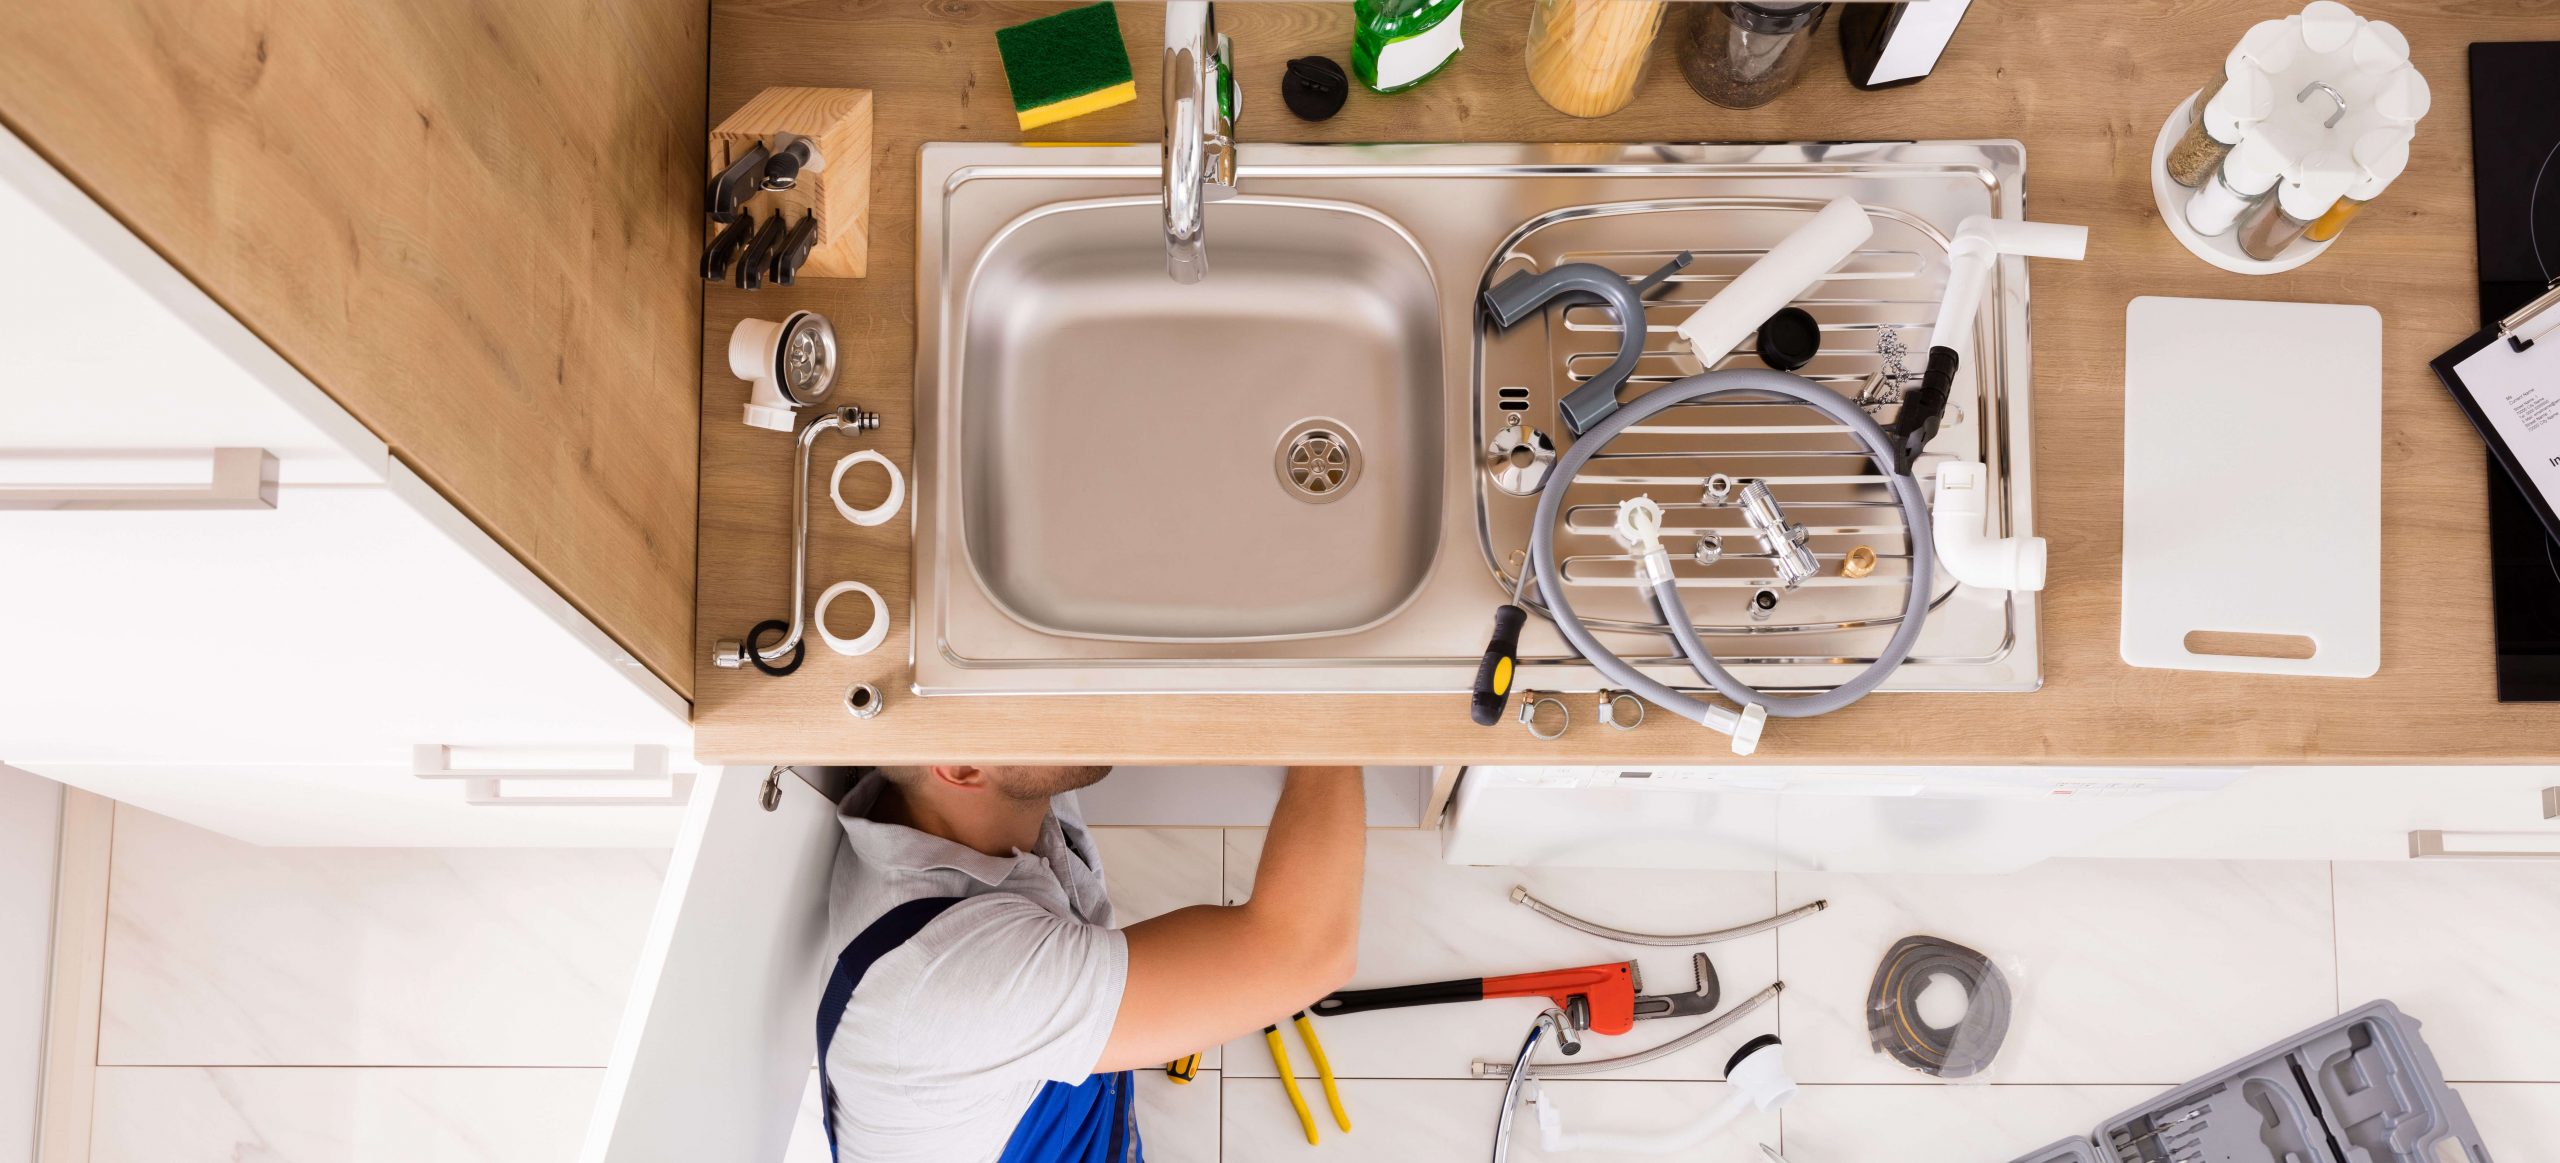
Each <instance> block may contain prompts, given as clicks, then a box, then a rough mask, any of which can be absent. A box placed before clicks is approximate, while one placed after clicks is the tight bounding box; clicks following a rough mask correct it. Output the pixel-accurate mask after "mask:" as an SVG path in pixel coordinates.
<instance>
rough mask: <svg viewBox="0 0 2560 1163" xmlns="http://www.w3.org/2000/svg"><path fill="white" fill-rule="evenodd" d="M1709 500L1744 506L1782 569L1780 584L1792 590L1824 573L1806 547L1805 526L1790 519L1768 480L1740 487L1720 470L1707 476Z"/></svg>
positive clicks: (1772, 563) (1756, 533) (1771, 559)
mask: <svg viewBox="0 0 2560 1163" xmlns="http://www.w3.org/2000/svg"><path fill="white" fill-rule="evenodd" d="M1705 501H1706V503H1707V504H1708V505H1710V506H1722V505H1735V506H1738V507H1740V508H1741V510H1742V519H1743V521H1744V522H1745V523H1746V524H1749V525H1750V526H1751V533H1752V535H1753V536H1754V537H1756V538H1758V539H1759V542H1760V550H1761V552H1763V553H1766V554H1768V555H1769V564H1770V567H1771V568H1773V569H1775V570H1777V571H1778V582H1779V584H1781V585H1784V586H1785V587H1786V588H1788V589H1791V590H1792V589H1794V588H1796V587H1797V586H1800V585H1803V584H1804V583H1805V581H1806V580H1807V579H1809V578H1811V577H1813V575H1814V574H1816V573H1819V572H1821V570H1822V565H1821V563H1820V562H1818V561H1816V560H1814V556H1813V551H1812V550H1810V549H1807V548H1805V546H1804V543H1805V537H1806V536H1807V534H1806V531H1805V527H1804V526H1802V525H1798V524H1795V523H1792V522H1790V521H1788V520H1787V511H1786V510H1785V509H1782V508H1780V507H1779V506H1778V497H1777V494H1775V493H1772V492H1770V491H1769V483H1768V482H1767V481H1759V480H1753V481H1745V482H1743V483H1742V486H1741V487H1740V488H1739V489H1737V488H1735V487H1734V482H1733V478H1731V477H1728V476H1726V475H1724V474H1723V473H1717V474H1716V475H1714V476H1712V477H1709V478H1707V488H1706V496H1705Z"/></svg>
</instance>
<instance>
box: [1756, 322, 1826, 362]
mask: <svg viewBox="0 0 2560 1163" xmlns="http://www.w3.org/2000/svg"><path fill="white" fill-rule="evenodd" d="M1751 346H1752V350H1753V351H1756V352H1758V353H1759V354H1760V362H1762V363H1765V364H1768V365H1769V366H1770V367H1773V368H1776V369H1778V370H1779V371H1782V372H1791V371H1794V370H1796V369H1798V368H1801V367H1803V366H1804V365H1806V364H1809V363H1812V362H1813V357H1814V355H1815V354H1816V353H1819V352H1820V351H1821V350H1822V325H1821V324H1819V323H1816V322H1814V321H1813V313H1812V312H1810V311H1807V310H1805V309H1804V308H1802V307H1780V308H1778V313H1777V314H1775V315H1772V316H1770V317H1769V321H1768V322H1766V323H1763V324H1761V325H1760V336H1759V338H1757V339H1755V340H1753V341H1752V345H1751Z"/></svg>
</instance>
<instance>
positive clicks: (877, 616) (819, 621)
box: [809, 581, 889, 654]
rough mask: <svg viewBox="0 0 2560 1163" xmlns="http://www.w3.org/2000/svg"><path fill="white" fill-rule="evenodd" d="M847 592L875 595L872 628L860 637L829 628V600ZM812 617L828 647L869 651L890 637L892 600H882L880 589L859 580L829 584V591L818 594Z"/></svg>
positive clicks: (858, 651) (841, 650)
mask: <svg viewBox="0 0 2560 1163" xmlns="http://www.w3.org/2000/svg"><path fill="white" fill-rule="evenodd" d="M846 593H859V594H861V595H862V596H863V597H866V598H869V599H871V628H870V629H868V630H865V631H863V632H862V637H860V638H838V637H836V636H835V634H833V633H832V632H830V631H829V630H828V629H827V603H829V602H832V601H835V600H836V595H837V594H846ZM809 621H810V622H811V623H812V624H813V625H815V626H816V627H817V630H818V637H819V638H820V639H822V640H824V641H825V642H826V644H827V648H828V649H830V650H833V651H835V652H836V653H838V654H869V653H871V652H872V651H874V650H877V649H879V648H880V644H881V643H883V642H886V641H888V640H889V603H887V602H884V601H881V600H880V591H878V590H875V589H872V588H871V587H870V586H867V585H864V584H862V583H861V582H858V581H840V582H837V583H836V584H834V585H831V586H828V587H827V592H825V593H823V594H820V595H818V609H817V612H816V613H813V614H811V615H809Z"/></svg>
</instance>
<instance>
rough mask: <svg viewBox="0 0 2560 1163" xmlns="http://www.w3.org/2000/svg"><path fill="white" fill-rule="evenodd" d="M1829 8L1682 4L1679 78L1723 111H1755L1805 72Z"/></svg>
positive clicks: (1723, 0)
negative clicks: (1819, 29)
mask: <svg viewBox="0 0 2560 1163" xmlns="http://www.w3.org/2000/svg"><path fill="white" fill-rule="evenodd" d="M1828 7H1830V5H1828V4H1763V3H1751V2H1748V0H1715V2H1712V3H1693V4H1685V5H1682V8H1683V9H1684V11H1683V12H1682V13H1681V20H1682V25H1681V32H1680V39H1679V44H1680V52H1679V56H1680V75H1681V76H1683V77H1685V78H1687V79H1688V81H1689V87H1690V88H1692V89H1695V90H1697V91H1698V95H1699V96H1701V97H1704V98H1706V99H1707V100H1709V101H1712V102H1714V103H1716V104H1718V105H1722V106H1724V107H1725V108H1727V109H1756V108H1759V107H1760V106H1762V105H1766V104H1768V103H1769V102H1770V101H1772V100H1775V99H1776V98H1777V96H1778V94H1780V93H1783V92H1786V91H1787V89H1788V88H1789V87H1790V86H1792V85H1794V84H1795V83H1796V78H1797V77H1799V76H1801V75H1802V74H1803V73H1804V62H1805V58H1806V57H1807V56H1809V55H1810V54H1811V53H1812V51H1813V33H1814V30H1815V29H1816V28H1819V27H1820V26H1821V24H1822V12H1823V10H1824V9H1825V8H1828Z"/></svg>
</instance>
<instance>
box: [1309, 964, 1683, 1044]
mask: <svg viewBox="0 0 2560 1163" xmlns="http://www.w3.org/2000/svg"><path fill="white" fill-rule="evenodd" d="M1696 960H1697V965H1698V991H1697V992H1696V993H1694V994H1673V995H1668V996H1665V997H1639V996H1637V994H1636V991H1637V990H1638V989H1640V988H1641V984H1640V982H1641V978H1639V977H1638V975H1637V973H1636V963H1635V962H1633V961H1613V962H1610V963H1609V964H1607V965H1582V966H1576V967H1574V968H1571V969H1550V970H1546V971H1544V972H1541V973H1514V974H1510V975H1508V976H1505V977H1467V978H1460V979H1459V980H1456V981H1432V982H1425V983H1423V984H1420V985H1390V986H1385V987H1383V988H1379V989H1346V990H1343V991H1342V992H1340V993H1336V994H1331V995H1328V996H1326V997H1324V998H1322V999H1320V1000H1318V1001H1317V1002H1316V1004H1315V1005H1313V1006H1311V1007H1309V1008H1310V1009H1313V1010H1314V1011H1315V1012H1316V1013H1319V1014H1326V1015H1332V1014H1356V1013H1359V1012H1361V1011H1363V1010H1384V1009H1397V1008H1401V1007H1404V1006H1423V1005H1438V1004H1441V1003H1444V1002H1459V1001H1482V1000H1484V999H1485V998H1489V997H1542V998H1545V999H1547V1000H1548V1001H1551V1002H1554V1003H1555V1004H1556V1006H1557V1007H1558V1008H1560V1009H1562V1010H1564V1011H1565V1012H1566V1013H1568V1014H1572V1015H1574V1016H1575V1017H1576V1019H1577V1020H1578V1024H1580V1025H1582V1026H1583V1028H1585V1029H1588V1030H1590V1031H1591V1032H1592V1033H1595V1034H1623V1033H1626V1032H1627V1031H1628V1030H1631V1029H1634V1028H1635V1022H1636V1019H1637V1018H1638V1017H1647V1018H1652V1017H1671V1016H1674V1015H1675V1014H1693V1013H1706V1012H1709V1011H1711V1010H1713V1009H1714V1008H1715V1003H1716V994H1717V987H1716V979H1715V970H1714V969H1713V968H1712V967H1711V966H1710V965H1709V964H1708V962H1707V958H1706V955H1705V954H1703V953H1702V954H1699V955H1698V956H1697V959H1696Z"/></svg>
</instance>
